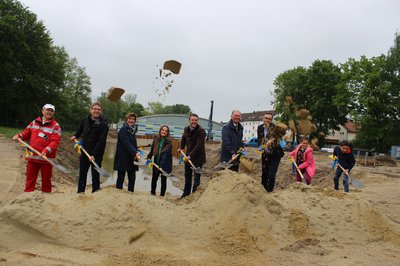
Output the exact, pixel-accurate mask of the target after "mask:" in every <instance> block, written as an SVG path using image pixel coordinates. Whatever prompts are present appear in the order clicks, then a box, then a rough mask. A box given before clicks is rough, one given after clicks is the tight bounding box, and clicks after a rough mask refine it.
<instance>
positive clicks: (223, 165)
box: [215, 162, 233, 170]
mask: <svg viewBox="0 0 400 266" xmlns="http://www.w3.org/2000/svg"><path fill="white" fill-rule="evenodd" d="M232 165H233V164H231V163H226V162H221V163H220V164H218V165H217V166H216V167H215V169H217V170H220V169H221V168H222V169H227V168H230V167H231V166H232Z"/></svg>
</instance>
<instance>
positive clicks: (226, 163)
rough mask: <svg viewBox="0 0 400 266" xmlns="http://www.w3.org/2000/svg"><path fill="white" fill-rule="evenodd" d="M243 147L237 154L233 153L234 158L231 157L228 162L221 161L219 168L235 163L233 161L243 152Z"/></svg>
mask: <svg viewBox="0 0 400 266" xmlns="http://www.w3.org/2000/svg"><path fill="white" fill-rule="evenodd" d="M242 150H243V148H240V149H239V150H238V151H237V152H236V154H235V155H233V157H232V159H230V160H229V161H227V162H221V163H220V164H219V165H217V167H216V168H217V169H218V168H223V169H227V168H230V167H231V166H232V165H233V162H234V161H235V160H236V159H237V158H238V157H239V155H240V153H241V152H242Z"/></svg>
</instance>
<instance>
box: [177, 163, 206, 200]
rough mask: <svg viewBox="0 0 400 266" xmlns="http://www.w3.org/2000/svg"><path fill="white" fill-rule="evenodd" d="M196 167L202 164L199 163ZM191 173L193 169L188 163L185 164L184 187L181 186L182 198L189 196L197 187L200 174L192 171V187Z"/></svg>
mask: <svg viewBox="0 0 400 266" xmlns="http://www.w3.org/2000/svg"><path fill="white" fill-rule="evenodd" d="M196 167H200V168H201V167H202V165H199V166H197V165H196ZM192 175H193V170H192V168H191V165H190V163H186V164H185V187H184V188H183V194H182V198H183V197H186V196H189V195H190V193H191V192H192V193H194V192H195V191H196V190H197V187H198V186H199V185H200V176H201V174H199V173H196V172H194V182H193V188H192Z"/></svg>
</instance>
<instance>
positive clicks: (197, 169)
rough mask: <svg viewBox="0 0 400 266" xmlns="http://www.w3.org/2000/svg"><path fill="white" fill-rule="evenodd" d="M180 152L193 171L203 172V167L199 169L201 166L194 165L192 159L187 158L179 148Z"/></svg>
mask: <svg viewBox="0 0 400 266" xmlns="http://www.w3.org/2000/svg"><path fill="white" fill-rule="evenodd" d="M180 152H181V154H182V155H183V157H184V158H185V159H186V160H187V161H188V162H189V164H190V166H192V169H193V171H194V172H195V173H198V174H203V169H201V167H196V166H194V164H193V163H192V161H191V160H188V158H187V156H186V154H185V153H184V152H183V151H182V150H180Z"/></svg>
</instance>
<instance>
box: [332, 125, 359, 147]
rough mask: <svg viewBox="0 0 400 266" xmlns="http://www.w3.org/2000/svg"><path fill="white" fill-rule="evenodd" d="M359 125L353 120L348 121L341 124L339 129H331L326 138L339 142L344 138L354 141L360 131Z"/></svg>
mask: <svg viewBox="0 0 400 266" xmlns="http://www.w3.org/2000/svg"><path fill="white" fill-rule="evenodd" d="M358 128H359V126H358V125H357V124H356V123H353V122H347V123H346V124H344V125H343V126H342V125H340V126H339V130H331V131H330V132H329V133H330V134H329V135H327V136H326V140H328V141H329V142H330V143H332V144H333V143H336V144H337V143H339V142H340V141H342V140H346V141H349V142H352V141H353V140H354V139H355V137H356V135H357V132H358Z"/></svg>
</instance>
